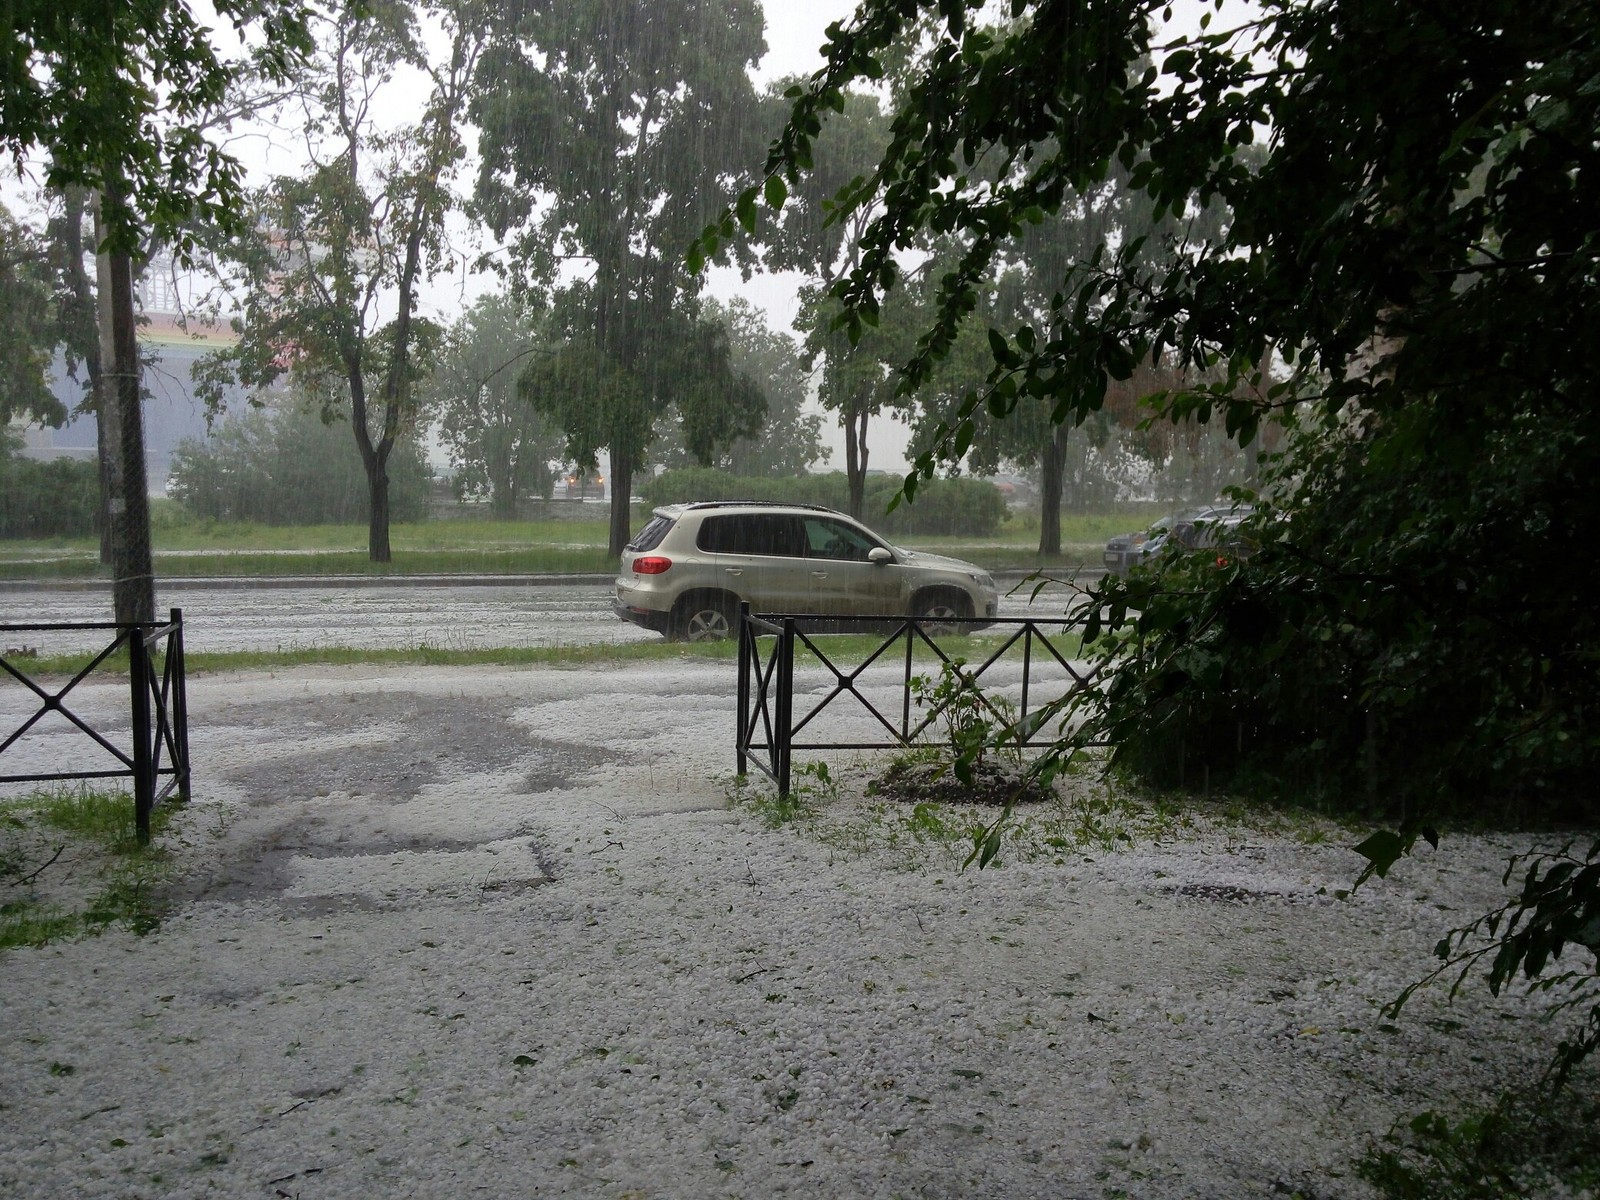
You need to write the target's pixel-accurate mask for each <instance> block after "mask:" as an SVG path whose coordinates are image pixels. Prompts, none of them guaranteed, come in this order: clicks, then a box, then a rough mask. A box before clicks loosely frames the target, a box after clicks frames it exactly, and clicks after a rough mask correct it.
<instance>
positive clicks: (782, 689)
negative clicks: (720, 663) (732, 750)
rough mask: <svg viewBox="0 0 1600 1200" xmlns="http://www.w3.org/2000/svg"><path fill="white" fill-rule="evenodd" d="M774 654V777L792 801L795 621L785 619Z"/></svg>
mask: <svg viewBox="0 0 1600 1200" xmlns="http://www.w3.org/2000/svg"><path fill="white" fill-rule="evenodd" d="M775 653H777V655H778V656H779V657H778V697H777V699H778V705H777V707H778V712H777V721H776V724H777V728H776V729H774V730H773V731H772V737H773V740H774V741H775V742H776V743H777V746H776V747H775V748H774V753H773V756H772V758H773V765H774V766H775V767H776V768H777V770H776V771H775V772H774V774H776V775H777V777H778V796H779V798H780V799H784V800H787V799H788V798H789V763H790V759H791V757H792V755H793V749H792V747H791V745H790V743H791V742H792V741H793V740H794V731H793V729H792V728H791V726H792V725H793V723H794V618H793V617H784V618H783V632H782V633H781V634H779V635H778V645H777V648H776V651H775Z"/></svg>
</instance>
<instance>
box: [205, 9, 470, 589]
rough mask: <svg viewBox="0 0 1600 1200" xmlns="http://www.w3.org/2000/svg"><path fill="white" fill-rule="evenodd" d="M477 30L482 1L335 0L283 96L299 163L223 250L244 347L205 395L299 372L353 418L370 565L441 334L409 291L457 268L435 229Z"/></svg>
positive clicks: (377, 555)
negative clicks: (297, 131)
mask: <svg viewBox="0 0 1600 1200" xmlns="http://www.w3.org/2000/svg"><path fill="white" fill-rule="evenodd" d="M423 17H426V18H428V19H429V21H430V23H432V24H433V25H434V26H435V28H436V29H437V30H439V31H442V33H443V38H442V39H439V38H434V37H430V36H428V34H427V33H426V32H425V31H424V30H423V29H422V27H421V18H423ZM486 20H487V17H486V12H485V10H484V8H483V7H482V5H480V4H478V3H476V2H475V0H418V2H417V3H415V4H413V3H410V2H407V0H389V2H386V3H369V4H341V5H339V6H336V7H335V8H334V9H333V10H332V11H331V12H330V13H329V14H328V15H327V16H326V17H325V18H324V19H321V20H319V21H318V22H317V23H316V25H315V26H314V31H315V34H316V38H317V50H316V53H315V54H314V55H312V56H311V57H310V58H309V59H308V60H307V62H306V63H305V64H304V66H303V67H302V68H301V70H300V72H299V74H298V76H297V80H296V87H295V90H294V94H293V96H292V97H291V98H290V99H289V100H287V101H286V102H285V103H286V105H287V106H289V108H290V109H292V110H294V111H295V113H296V116H297V118H298V120H299V123H300V128H301V129H302V130H303V134H304V138H305V143H304V152H305V156H306V159H307V163H308V165H307V167H306V169H305V171H304V172H303V173H301V174H297V175H290V176H281V177H279V178H277V179H276V180H274V181H273V182H272V183H271V184H270V185H269V186H268V187H267V188H266V189H265V190H264V191H263V192H262V193H260V194H259V195H258V196H257V197H256V201H257V204H256V210H255V211H256V213H257V216H258V222H257V228H256V230H255V232H254V236H253V237H251V238H248V239H243V240H240V241H237V242H235V243H233V244H232V246H231V247H230V249H231V250H232V252H233V253H234V255H235V257H236V261H237V262H238V265H239V269H240V280H239V282H240V284H241V290H242V291H243V293H244V315H243V317H242V318H241V319H239V320H238V322H237V324H238V328H239V331H240V334H241V337H240V341H239V343H238V344H237V345H236V346H235V347H233V348H231V349H229V350H226V351H222V352H219V353H218V354H216V355H215V356H213V358H212V361H211V363H210V372H211V382H210V384H209V385H208V392H207V394H208V395H209V397H211V398H212V400H213V401H214V400H215V398H216V397H217V396H218V395H219V394H220V391H219V388H220V384H221V382H222V381H223V380H228V379H237V380H238V381H239V382H241V383H244V384H246V385H248V386H254V387H263V386H266V385H268V384H270V383H272V382H274V381H275V380H277V379H278V378H279V377H280V376H282V375H283V374H285V373H286V372H289V371H293V372H294V374H295V375H296V376H297V382H298V384H299V386H300V388H301V389H302V390H303V391H304V392H305V393H306V394H308V395H310V396H312V397H314V398H315V399H316V401H318V402H320V404H321V405H322V406H323V407H324V409H325V410H326V412H327V414H328V415H329V416H330V417H331V416H332V414H333V413H334V412H336V411H342V412H347V413H348V414H349V418H350V421H349V424H350V429H351V431H352V433H353V435H354V438H355V443H356V448H357V450H358V452H359V453H360V455H361V461H362V463H363V465H364V467H365V469H366V474H367V481H368V552H369V554H370V556H371V558H372V560H373V561H374V562H388V561H389V559H390V547H389V495H388V476H387V464H388V461H389V455H390V453H391V452H392V450H393V449H394V447H395V445H396V444H397V442H398V441H399V439H401V438H402V437H403V436H404V435H405V434H407V433H408V432H410V431H411V430H412V428H413V427H414V426H415V424H416V423H417V420H418V409H417V403H416V397H415V396H414V394H413V393H414V388H415V385H416V383H417V380H418V379H419V377H420V376H421V375H422V374H423V373H424V368H425V366H426V364H427V362H428V361H429V359H430V357H431V354H432V351H433V349H434V348H435V346H436V344H437V340H438V329H437V327H436V326H435V325H434V324H433V323H432V322H429V321H426V320H423V319H420V318H418V317H417V315H416V311H415V310H416V305H417V291H418V288H419V286H420V285H421V284H422V282H423V281H424V280H426V279H428V278H431V277H432V276H434V275H436V274H438V273H439V272H440V271H442V270H445V269H446V268H447V267H448V266H450V265H452V259H451V256H450V253H449V250H448V247H447V245H446V243H445V240H444V236H443V232H444V222H445V216H446V214H447V213H448V212H450V211H451V210H452V209H453V208H454V207H455V206H456V204H457V199H456V197H455V196H454V195H453V193H452V192H451V189H450V184H451V179H452V176H453V174H454V172H455V171H456V169H457V168H458V167H459V165H460V163H461V161H462V159H463V157H464V154H465V149H464V144H463V140H462V136H461V124H462V121H463V119H464V115H465V109H466V104H467V89H468V85H469V83H470V81H471V78H472V74H473V71H474V69H475V67H476V65H477V61H478V55H479V53H480V51H481V49H482V46H483V39H484V29H485V22H486ZM413 88H416V89H420V92H421V95H422V97H423V107H422V111H421V113H420V115H419V116H418V117H417V118H416V119H415V120H414V121H405V122H398V123H397V122H395V121H394V119H393V114H394V111H395V109H394V105H395V102H396V100H397V98H398V97H399V96H400V95H401V94H402V93H403V92H405V91H406V90H408V89H413Z"/></svg>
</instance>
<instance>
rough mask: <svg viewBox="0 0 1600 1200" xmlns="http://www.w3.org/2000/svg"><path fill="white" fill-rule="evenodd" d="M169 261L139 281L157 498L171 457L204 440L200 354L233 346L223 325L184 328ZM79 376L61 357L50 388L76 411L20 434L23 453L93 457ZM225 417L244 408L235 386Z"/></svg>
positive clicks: (147, 439) (148, 444)
mask: <svg viewBox="0 0 1600 1200" xmlns="http://www.w3.org/2000/svg"><path fill="white" fill-rule="evenodd" d="M174 280H175V276H174V275H173V273H172V270H171V267H170V264H162V263H159V262H158V263H157V264H154V265H153V266H152V269H151V270H150V271H148V272H147V273H146V275H145V278H144V279H143V280H141V283H140V292H141V296H140V299H141V301H142V309H143V311H142V318H141V323H140V326H139V348H140V351H141V354H142V356H143V357H144V359H145V366H144V371H143V375H142V379H141V382H142V384H143V386H144V391H145V402H144V446H145V470H146V474H147V477H148V479H149V487H150V492H151V494H152V495H158V496H159V495H163V494H165V492H166V488H167V476H168V475H169V474H170V473H171V471H172V456H173V452H174V451H175V450H177V448H178V443H179V442H181V441H183V440H184V439H185V438H204V437H205V436H206V433H207V427H206V412H205V405H204V404H202V403H201V402H200V400H199V399H198V398H197V397H196V396H195V392H194V380H193V377H192V372H193V370H194V364H195V362H196V361H197V360H199V358H200V357H201V356H202V355H205V354H209V353H211V352H212V351H213V350H217V349H221V348H222V347H224V346H228V345H231V344H232V343H233V341H234V340H235V338H234V334H233V332H232V331H231V330H230V329H228V328H226V327H210V328H201V327H200V326H199V325H198V324H197V323H194V322H191V328H190V329H188V330H185V329H184V328H182V327H181V325H180V324H179V318H178V316H177V314H176V310H177V308H178V307H179V300H180V298H179V296H178V294H177V293H178V286H177V284H176V283H175V282H174ZM78 376H79V377H78V378H77V379H73V378H71V377H70V376H69V375H68V374H67V367H66V360H65V359H64V358H63V357H62V356H60V355H57V357H56V361H55V364H54V366H53V367H52V376H51V390H52V391H53V392H54V393H55V395H56V398H57V399H58V400H60V401H61V402H62V404H64V405H66V408H67V412H68V413H69V414H72V415H71V416H70V417H69V419H68V421H67V423H66V424H65V425H64V426H62V427H61V428H60V429H50V428H39V427H38V426H31V427H29V428H28V429H26V430H24V432H23V453H24V454H26V455H28V456H29V457H31V458H42V459H49V458H85V459H92V458H94V455H95V420H94V416H93V414H92V413H89V412H80V411H79V410H80V409H81V408H82V407H84V403H85V401H86V400H87V399H88V372H87V370H86V369H85V368H84V367H83V366H82V365H81V364H80V366H79V369H78ZM225 401H226V405H225V406H226V410H227V411H228V412H230V413H231V412H238V411H242V410H243V409H244V407H245V405H246V403H247V393H246V392H245V391H244V389H242V388H236V389H232V390H231V391H230V393H229V394H228V395H227V396H226V397H225Z"/></svg>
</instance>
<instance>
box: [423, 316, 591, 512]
mask: <svg viewBox="0 0 1600 1200" xmlns="http://www.w3.org/2000/svg"><path fill="white" fill-rule="evenodd" d="M544 316H545V314H544V313H542V312H539V311H537V310H536V309H534V308H533V307H532V305H530V304H529V303H528V302H526V301H525V300H522V299H519V298H518V297H516V296H514V295H510V294H504V295H494V296H485V297H484V298H483V299H482V300H480V301H479V302H478V303H477V304H475V305H474V306H473V307H472V308H471V309H469V310H468V311H467V312H465V313H463V314H462V316H461V319H460V320H459V321H457V322H456V324H455V325H454V326H453V327H452V328H450V329H448V330H446V331H445V335H444V341H443V345H442V346H441V349H440V352H439V357H438V361H437V362H436V363H435V364H434V368H433V374H432V375H431V376H429V378H428V379H427V381H426V382H425V383H424V384H423V387H422V395H423V403H424V406H425V407H426V408H427V410H428V411H429V412H432V413H434V414H435V415H436V416H437V418H438V421H439V436H440V440H441V441H443V442H444V445H445V447H446V448H447V449H448V450H449V451H450V461H451V464H452V465H453V466H454V467H455V468H456V487H457V489H458V490H460V492H461V493H462V494H463V495H467V496H487V497H488V499H489V502H490V504H491V505H492V506H493V508H494V512H495V515H496V516H498V517H500V518H502V519H506V520H509V519H510V518H512V517H514V516H516V513H517V501H518V500H519V499H520V498H521V497H523V496H525V495H527V494H529V493H530V492H532V493H537V494H538V495H541V496H545V497H548V496H549V495H550V488H551V485H552V484H553V483H554V477H553V476H552V474H551V471H550V463H551V460H552V459H555V458H557V457H558V456H559V455H560V453H561V434H560V431H559V430H558V429H556V428H555V426H554V424H553V423H551V422H547V421H546V420H545V419H544V417H543V416H542V415H541V414H540V413H539V411H538V410H537V409H535V408H534V407H533V405H532V404H530V403H529V402H528V401H527V400H526V399H524V398H523V397H522V396H521V395H520V394H519V393H518V390H517V379H518V377H519V376H520V375H521V374H522V371H523V368H524V367H525V366H526V365H527V364H528V362H529V361H530V360H534V361H537V363H538V369H543V368H545V367H547V366H548V363H549V359H550V356H551V355H552V353H553V348H552V347H551V346H550V344H549V342H548V340H547V337H546V335H545V333H544V331H543V328H542V324H543V319H544Z"/></svg>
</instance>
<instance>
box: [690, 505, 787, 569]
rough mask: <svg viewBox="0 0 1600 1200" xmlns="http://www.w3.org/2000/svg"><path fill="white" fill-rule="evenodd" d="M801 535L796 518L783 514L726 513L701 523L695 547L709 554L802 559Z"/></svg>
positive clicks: (710, 517) (708, 518)
mask: <svg viewBox="0 0 1600 1200" xmlns="http://www.w3.org/2000/svg"><path fill="white" fill-rule="evenodd" d="M799 533H800V531H799V529H798V527H797V523H796V521H795V519H794V518H793V517H790V516H784V515H783V514H781V513H723V514H718V515H715V516H709V517H707V518H706V519H705V520H704V521H702V522H701V523H700V534H699V537H697V538H696V539H695V545H696V547H697V548H698V549H700V550H703V551H705V552H706V553H707V554H758V555H762V556H765V557H769V558H773V557H775V558H799V557H800V556H801V553H802V550H801V541H800V537H799Z"/></svg>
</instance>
